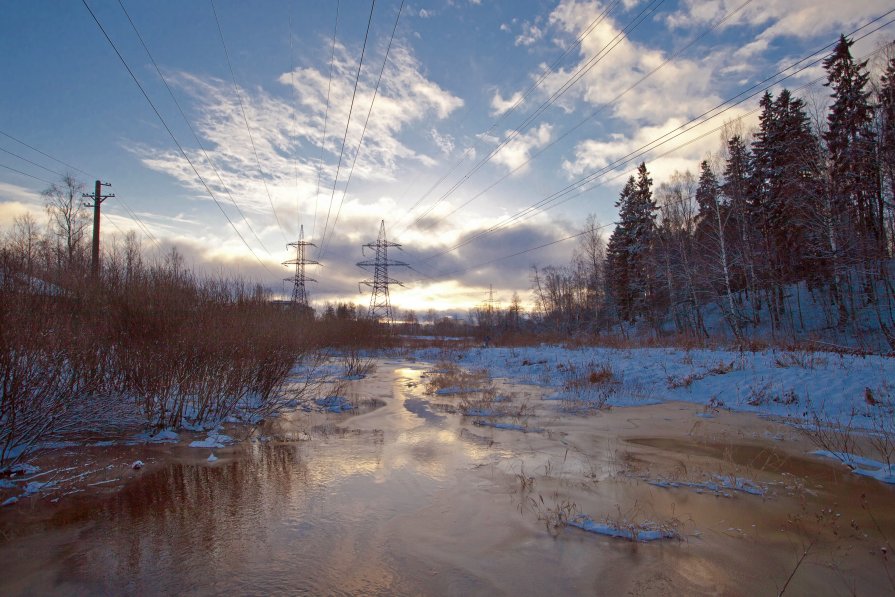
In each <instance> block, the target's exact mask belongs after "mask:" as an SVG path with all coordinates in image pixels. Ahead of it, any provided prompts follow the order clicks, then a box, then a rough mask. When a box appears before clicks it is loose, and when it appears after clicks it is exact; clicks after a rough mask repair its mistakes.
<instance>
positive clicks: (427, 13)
mask: <svg viewBox="0 0 895 597" xmlns="http://www.w3.org/2000/svg"><path fill="white" fill-rule="evenodd" d="M432 14H433V13H432V12H431V11H428V10H426V9H425V8H421V9H420V18H421V19H428V18H429V17H431V16H432Z"/></svg>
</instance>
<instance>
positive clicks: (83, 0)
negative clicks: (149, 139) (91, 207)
mask: <svg viewBox="0 0 895 597" xmlns="http://www.w3.org/2000/svg"><path fill="white" fill-rule="evenodd" d="M81 2H82V3H83V4H84V8H86V9H87V12H89V13H90V16H91V17H93V21H94V22H95V23H96V26H97V27H99V30H100V31H102V34H103V36H105V38H106V41H108V42H109V45H110V46H112V50H114V51H115V54H116V55H117V56H118V59H119V60H120V61H121V64H122V65H124V68H125V70H127V72H128V74H129V75H130V76H131V79H133V80H134V83H136V85H137V87H138V88H139V89H140V93H142V94H143V97H144V98H146V101H147V102H148V103H149V106H150V107H151V108H152V111H153V112H155V115H156V117H157V118H158V119H159V122H161V123H162V126H163V127H165V130H166V131H168V135H170V136H171V140H172V141H174V144H175V145H176V146H177V149H178V150H179V151H180V155H182V156H183V158H184V159H185V160H186V161H187V163H188V164H189V165H190V168H192V169H193V172H195V173H196V177H197V178H198V179H199V181H200V182H201V183H202V186H203V187H205V191H206V192H207V193H208V196H209V197H211V199H212V201H214V204H215V205H217V206H218V209H220V210H221V213H222V214H224V217H225V218H227V222H229V223H230V227H231V228H233V231H234V232H236V235H237V236H238V237H239V239H240V240H241V241H242V244H244V245H245V247H246V248H247V249H248V250H249V252H250V253H251V254H252V255H253V256H254V257H255V259H256V260H258V263H260V264H261V266H262V267H263V268H264V269H265V270H267V272H268V273H269V274H271V275H274V274H273V272H272V271H270V269H269V268H268V267H267V265H266V264H265V263H264V262H263V261H261V258H260V257H258V254H257V253H255V251H254V249H252V247H251V246H250V245H249V243H247V242H246V239H245V237H243V235H242V233H240V232H239V229H237V228H236V225H235V224H234V223H233V220H231V219H230V216H228V215H227V212H226V211H224V207H223V206H222V205H221V204H220V202H219V201H218V200H217V197H215V196H214V193H212V192H211V189H210V188H209V187H208V183H206V182H205V179H204V178H202V175H201V174H199V170H197V169H196V166H195V164H193V161H192V160H191V159H190V158H189V156H188V155H187V153H186V151H184V149H183V147H182V146H181V145H180V142H179V141H178V140H177V137H175V136H174V133H173V132H171V128H170V127H169V126H168V123H167V122H165V119H164V118H163V117H162V115H161V113H159V111H158V108H156V107H155V104H154V103H153V102H152V100H151V99H150V98H149V94H148V93H146V90H145V89H144V88H143V85H141V84H140V81H139V80H138V79H137V76H136V75H135V74H134V71H133V70H131V67H130V66H129V65H128V63H127V61H126V60H125V59H124V56H122V55H121V52H119V51H118V46H116V45H115V42H113V41H112V38H111V37H109V34H108V33H107V32H106V29H105V27H103V25H102V23H100V22H99V19H98V18H97V17H96V15H95V14H94V12H93V10H92V9H91V8H90V5H88V4H87V0H81Z"/></svg>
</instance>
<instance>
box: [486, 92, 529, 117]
mask: <svg viewBox="0 0 895 597" xmlns="http://www.w3.org/2000/svg"><path fill="white" fill-rule="evenodd" d="M521 100H522V92H521V91H517V92H516V93H514V94H513V95H511V96H510V97H508V98H507V99H504V98H503V96H502V95H500V91H495V92H494V96H493V97H492V98H491V116H500V115H501V114H503V113H504V112H506V111H507V110H509V109H510V108H512V107H513V106H515V105H516V104H517V103H519V102H520V101H521Z"/></svg>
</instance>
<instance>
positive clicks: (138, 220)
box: [0, 131, 161, 248]
mask: <svg viewBox="0 0 895 597" xmlns="http://www.w3.org/2000/svg"><path fill="white" fill-rule="evenodd" d="M0 135H3V136H4V137H7V138H9V139H12V140H13V141H15V142H16V143H19V144H20V145H23V146H25V147H27V148H28V149H30V150H31V151H34V152H37V153H39V154H40V155H42V156H46V157H47V158H49V159H51V160H53V161H54V162H57V163H59V164H62V165H63V166H66V167H68V168H71V169H72V170H77V171H78V172H81V173H82V174H85V175H87V176H90V174H89V173H88V172H85V171H84V170H81V169H80V168H78V167H76V166H72V165H71V164H69V163H67V162H64V161H62V160H60V159H59V158H56V157H53V156H52V155H50V154H48V153H46V152H45V151H42V150H40V149H38V148H36V147H34V146H33V145H30V144H28V143H26V142H25V141H22V140H21V139H17V138H16V137H13V136H12V135H9V134H8V133H4V132H3V131H0ZM4 151H6V150H4ZM7 153H9V154H11V155H16V157H19V158H21V156H18V155H17V154H13V153H12V152H10V151H7ZM21 159H24V158H21ZM26 161H30V160H26ZM36 165H39V164H36ZM0 167H3V168H6V169H7V170H12V171H13V172H16V173H18V174H22V175H24V176H27V177H29V178H33V179H35V180H39V181H40V182H45V183H47V184H55V183H53V182H52V181H49V180H46V179H45V178H40V177H37V176H33V175H31V174H28V173H27V172H22V171H21V170H16V169H15V168H10V167H9V166H3V165H2V164H0ZM40 167H41V168H43V166H40ZM44 169H45V170H48V171H49V172H52V173H53V174H55V175H57V176H59V177H63V176H64V175H63V174H60V173H59V172H56V171H55V170H49V169H48V168H44ZM117 204H120V205H122V206H123V207H124V208H125V209H126V210H128V211H129V212H130V218H131V219H132V220H133V221H134V222H136V223H137V226H138V227H141V228H142V229H143V230H144V231H145V232H146V234H147V235H148V236H149V237H150V238H151V239H152V240H153V241H154V242H155V243H156V244H157V245H158V246H159V248H161V243H160V242H159V241H158V239H156V238H155V236H154V235H153V234H152V233H151V232H150V231H149V228H148V227H147V226H146V224H145V223H144V222H143V220H142V219H141V218H140V216H138V215H137V214H136V213H135V212H134V211H133V210H131V209H130V208H129V207H128V206H127V204H126V203H125V201H124V199H123V198H121V197H118V202H117ZM113 225H114V223H113ZM116 228H117V226H116ZM119 230H120V228H119Z"/></svg>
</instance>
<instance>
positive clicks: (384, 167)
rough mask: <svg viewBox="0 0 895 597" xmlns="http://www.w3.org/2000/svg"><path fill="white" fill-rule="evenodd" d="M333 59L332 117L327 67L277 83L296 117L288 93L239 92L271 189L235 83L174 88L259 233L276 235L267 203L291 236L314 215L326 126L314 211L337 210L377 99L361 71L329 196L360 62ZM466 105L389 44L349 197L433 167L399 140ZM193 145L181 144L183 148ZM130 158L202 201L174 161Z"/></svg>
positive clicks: (148, 154) (220, 194) (213, 183)
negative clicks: (405, 166)
mask: <svg viewBox="0 0 895 597" xmlns="http://www.w3.org/2000/svg"><path fill="white" fill-rule="evenodd" d="M336 50H337V51H336V58H335V63H334V69H335V72H334V76H333V79H332V85H331V89H330V104H329V111H328V113H326V95H327V87H328V86H329V83H330V81H329V73H328V69H326V68H325V69H324V70H326V72H323V71H322V70H317V69H316V68H310V67H308V68H299V69H296V70H295V72H294V73H285V74H283V75H281V76H280V77H279V81H278V82H279V83H280V84H282V85H287V86H289V85H294V92H295V97H296V100H297V109H296V110H293V107H294V105H295V104H294V103H293V101H292V97H291V96H292V94H291V93H287V94H285V95H286V97H285V98H281V97H276V96H274V95H272V94H271V93H269V92H267V91H266V90H264V89H242V90H241V93H242V101H243V105H244V107H245V111H246V115H247V118H248V121H249V123H250V125H251V129H252V135H253V138H254V145H255V149H256V150H257V152H258V157H259V159H260V162H261V164H262V166H263V168H264V173H265V181H266V183H267V190H265V188H264V184H263V183H262V180H261V174H260V173H259V170H258V163H257V161H256V159H255V150H253V148H252V142H251V140H250V138H249V135H248V132H247V131H246V127H245V123H244V121H243V117H242V112H241V110H240V107H239V103H238V100H237V97H236V95H235V92H234V90H233V86H232V84H230V83H228V82H227V81H223V80H220V79H215V78H210V77H204V78H203V77H198V76H195V75H191V74H188V73H178V74H176V75H174V76H173V77H171V79H170V80H171V82H173V83H176V84H177V85H178V86H179V87H180V88H182V89H184V90H186V91H187V93H189V94H190V95H191V96H192V97H193V100H194V104H195V110H196V111H197V112H198V114H199V116H198V117H197V118H195V119H194V123H193V124H194V128H195V129H196V130H197V132H198V133H199V135H200V136H201V137H202V138H203V139H204V141H203V143H204V145H205V146H206V148H207V149H208V153H209V155H210V156H211V159H212V160H213V161H214V163H215V165H216V167H217V168H218V170H219V172H220V173H221V176H222V178H223V180H224V183H225V185H226V187H227V188H228V189H229V191H230V193H231V194H232V195H233V197H234V198H236V200H237V201H238V202H239V204H240V206H241V207H242V210H243V212H244V213H246V215H247V216H248V217H249V219H250V220H251V221H252V223H253V225H254V228H255V230H256V231H259V233H260V230H259V227H260V226H262V225H267V226H276V221H275V219H274V217H273V214H272V210H271V205H270V204H271V201H272V202H273V204H274V206H275V208H276V211H277V215H278V216H279V219H280V221H281V222H282V223H283V226H284V227H285V228H287V230H286V233H287V235H289V236H293V235H294V234H295V233H296V232H297V224H296V222H297V221H298V214H299V212H301V213H304V214H308V213H311V212H313V211H314V210H315V205H317V204H318V193H317V188H318V187H317V177H318V162H319V158H320V155H321V154H320V135H321V131H322V130H323V121H324V117H326V119H327V131H326V139H325V148H326V150H325V154H324V164H323V167H322V169H321V172H322V176H321V181H320V184H321V189H322V190H321V195H322V197H321V198H320V203H323V202H326V203H327V204H328V203H329V200H330V196H333V195H334V199H335V201H339V199H340V197H341V189H342V186H343V185H344V182H345V180H346V177H347V175H348V171H349V169H350V167H351V163H352V161H353V160H354V154H355V152H356V149H357V147H358V142H359V140H360V135H361V131H362V129H363V125H364V120H365V118H366V115H367V111H368V109H369V106H370V102H371V101H372V99H373V90H374V86H375V82H376V77H377V76H378V69H369V70H367V69H365V71H364V73H362V76H361V79H360V82H359V84H358V88H357V96H356V98H355V101H354V109H353V111H352V116H351V124H350V127H349V129H348V136H347V140H346V142H345V155H344V156H343V159H342V166H341V170H340V174H339V181H340V182H339V187H338V189H337V190H336V192H335V193H334V194H333V193H332V185H333V177H334V175H335V170H336V161H337V160H338V158H339V151H340V149H341V147H342V136H343V134H344V132H345V122H347V119H348V112H349V106H350V104H351V97H352V93H353V91H354V76H355V74H356V72H357V70H356V69H357V62H356V60H357V58H356V56H353V55H351V53H350V52H349V51H348V50H347V49H346V48H344V47H341V46H337V49H336ZM380 60H381V58H380ZM375 62H376V59H375V58H373V57H371V58H370V63H375ZM327 66H328V65H327ZM322 68H323V67H322ZM462 105H463V101H462V100H461V99H460V98H458V97H456V96H454V95H453V94H451V93H449V92H448V91H445V90H444V89H442V88H441V87H440V86H439V85H438V84H437V83H435V82H433V81H431V80H429V79H428V78H427V77H426V76H425V75H424V74H423V72H422V69H421V66H420V64H419V62H418V61H417V59H416V58H415V57H414V56H413V55H412V54H411V52H410V50H409V49H408V48H407V47H405V46H402V45H400V44H398V45H393V46H392V49H391V52H390V54H389V61H388V64H387V67H386V70H385V73H384V75H383V78H382V83H381V86H380V88H379V92H378V95H377V97H376V103H375V105H374V107H373V112H372V115H371V117H370V121H369V123H368V126H367V129H366V133H365V136H364V142H363V146H362V148H361V151H360V154H359V155H358V157H357V163H356V168H355V170H354V172H353V175H352V183H351V184H352V188H356V186H355V185H358V184H360V183H364V182H377V181H379V182H382V181H391V180H394V177H395V174H396V171H397V169H398V164H399V163H402V162H407V161H417V162H420V163H423V164H431V163H433V161H432V158H430V157H428V156H425V155H422V154H419V153H418V152H417V151H415V150H414V149H412V148H410V147H408V146H407V145H405V144H404V142H403V141H402V140H401V136H402V133H403V132H404V131H405V130H406V129H408V128H409V127H412V126H414V125H417V124H419V123H421V122H430V121H434V120H443V119H444V118H446V117H447V116H449V115H450V114H451V113H452V112H453V111H454V110H456V109H457V108H459V107H460V106H462ZM184 141H186V139H185V138H184ZM189 145H191V144H189V143H185V147H188V146H189ZM132 150H133V151H135V152H136V153H137V154H138V155H140V156H141V158H142V160H143V162H144V163H145V164H146V165H147V166H149V167H150V168H152V169H154V170H157V171H160V172H164V173H166V174H168V175H170V176H172V177H174V178H175V179H177V180H178V181H180V182H181V183H182V184H183V185H184V186H186V187H188V188H190V189H192V190H194V191H195V192H196V195H197V197H199V198H203V199H204V198H207V195H206V194H205V191H204V187H203V186H202V185H201V183H200V182H199V181H198V180H197V179H196V176H195V174H194V173H193V171H192V169H191V168H190V167H189V165H188V164H187V163H186V162H185V161H184V160H183V158H182V157H181V156H180V154H179V153H177V152H174V151H170V150H168V151H165V150H160V149H157V148H150V147H145V146H136V147H134V148H133V149H132ZM186 151H187V154H188V155H189V156H190V159H191V160H192V161H193V163H194V164H195V165H196V167H197V169H198V170H199V172H200V173H201V174H202V176H203V178H205V180H206V182H207V183H208V184H209V186H210V187H211V189H212V191H213V192H214V193H215V195H216V196H217V198H218V200H219V201H220V202H221V203H222V204H224V205H225V207H227V209H230V208H231V206H230V203H229V197H228V196H227V194H226V191H225V189H224V187H223V186H222V185H221V184H220V182H219V181H218V178H217V175H216V174H215V172H214V171H213V170H212V168H211V167H210V166H208V164H207V163H206V161H205V159H204V156H203V155H202V154H201V152H200V151H197V150H196V149H188V148H187V149H186ZM268 191H269V192H270V198H268V195H267V192H268ZM318 207H319V206H318ZM233 219H234V222H237V221H241V218H239V217H238V215H235V216H234V217H233ZM259 221H260V224H259V223H258V222H259ZM263 236H264V235H263V234H262V237H263Z"/></svg>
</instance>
